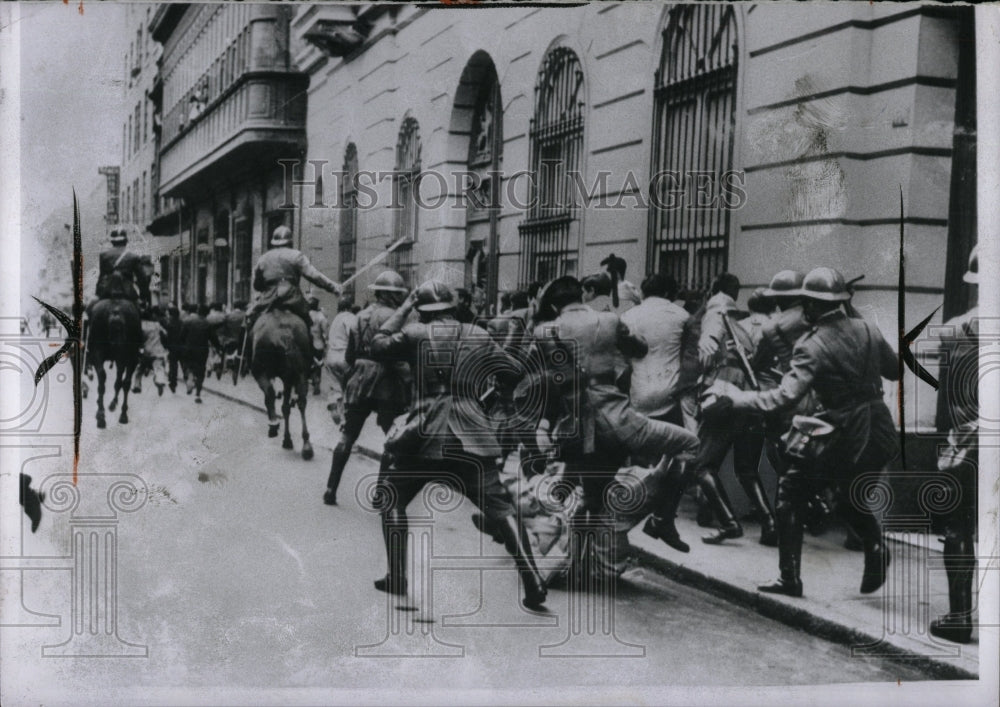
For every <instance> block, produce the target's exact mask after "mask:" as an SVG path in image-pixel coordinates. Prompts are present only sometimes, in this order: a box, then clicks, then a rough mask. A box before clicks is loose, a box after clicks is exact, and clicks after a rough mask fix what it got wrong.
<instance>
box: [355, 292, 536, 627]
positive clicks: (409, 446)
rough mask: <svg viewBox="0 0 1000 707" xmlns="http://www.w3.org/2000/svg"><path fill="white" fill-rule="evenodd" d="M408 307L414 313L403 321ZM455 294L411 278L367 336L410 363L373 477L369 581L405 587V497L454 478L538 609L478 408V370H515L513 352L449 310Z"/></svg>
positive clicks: (385, 353)
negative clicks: (373, 569)
mask: <svg viewBox="0 0 1000 707" xmlns="http://www.w3.org/2000/svg"><path fill="white" fill-rule="evenodd" d="M413 308H416V310H417V312H418V313H419V319H420V321H419V322H413V323H410V324H407V323H406V320H407V317H409V315H410V312H411V310H412V309H413ZM454 310H455V295H454V293H453V292H452V290H451V289H450V288H449V287H447V286H446V285H444V284H443V283H441V282H438V281H436V280H431V281H428V282H425V283H424V284H422V285H421V286H420V287H418V288H417V289H416V290H415V291H414V292H413V293H411V294H410V296H409V297H407V299H406V301H405V302H404V303H403V305H402V306H401V307H400V308H399V309H398V310H396V312H395V313H394V314H393V315H392V316H391V317H389V319H388V320H387V321H385V322H384V323H383V324H382V327H381V328H380V330H379V331H378V332H377V333H376V334H375V336H374V338H373V339H372V342H371V354H372V358H374V359H375V360H378V361H384V362H395V361H399V360H405V361H408V362H409V363H410V366H411V368H413V369H414V371H415V372H416V376H415V379H414V390H413V394H414V401H413V406H412V408H411V410H410V413H409V416H408V417H407V421H406V423H405V424H404V425H402V426H401V427H399V428H396V430H394V433H393V434H390V438H389V440H387V442H386V449H387V450H388V451H389V452H390V453H391V454H392V455H393V460H392V463H391V465H389V466H388V467H387V468H385V469H384V470H383V472H382V473H381V475H380V476H381V478H380V481H379V483H380V485H381V486H382V488H383V489H384V493H383V494H382V497H383V498H384V499H386V502H385V503H384V506H383V507H382V509H381V512H382V529H383V535H384V538H385V542H386V554H387V556H388V563H389V572H388V574H387V575H386V576H385V577H384V578H382V579H379V580H376V582H375V588H376V589H379V590H380V591H384V592H389V593H391V594H405V593H406V541H407V518H406V506H407V504H408V503H409V502H410V501H411V500H412V499H413V498H414V497H415V496H416V494H417V493H419V492H420V490H421V489H422V488H423V487H424V485H426V484H428V483H431V482H435V481H443V482H449V483H451V484H453V485H455V486H457V487H458V490H460V491H461V492H462V493H463V494H464V495H465V496H466V497H467V498H469V500H471V501H472V502H473V503H475V504H476V505H477V506H479V508H480V509H481V510H482V511H483V512H484V514H485V515H486V517H487V519H488V521H489V524H490V527H491V528H493V529H495V531H496V532H497V534H498V535H499V536H500V537H501V538H502V539H503V541H504V543H505V545H506V547H507V551H508V552H509V553H510V554H511V555H513V557H514V559H515V561H516V563H517V567H518V571H519V573H520V576H521V582H522V584H523V585H524V599H523V602H522V603H523V604H524V606H526V607H528V608H531V609H537V608H539V607H541V605H542V604H543V603H544V601H545V596H546V591H545V585H544V583H543V581H542V578H541V575H540V574H539V572H538V568H537V567H536V566H535V560H534V557H533V556H532V552H531V544H530V542H529V539H528V536H527V533H526V532H525V529H524V526H523V525H522V524H521V523H520V521H519V520H518V519H517V518H516V517H515V515H514V507H513V505H512V504H511V500H510V497H509V495H508V493H507V491H506V489H505V488H504V487H503V486H502V485H501V483H500V477H499V469H498V467H497V462H496V458H497V455H498V454H499V452H500V447H499V444H498V443H497V440H496V435H495V431H494V429H493V426H492V425H491V423H490V421H489V420H488V419H487V418H486V416H485V415H484V414H483V411H482V408H481V407H480V404H479V400H478V391H477V390H476V382H477V380H479V378H480V376H481V374H482V372H483V371H490V370H492V371H497V372H498V375H499V376H505V375H512V376H517V375H518V374H517V373H516V372H515V371H516V368H517V367H516V366H512V364H513V361H512V360H511V359H510V358H509V357H508V356H507V355H506V354H504V352H503V351H502V350H501V349H500V348H499V347H498V346H497V344H496V343H495V342H494V341H493V340H492V339H491V338H490V336H489V334H488V333H487V332H486V331H485V330H484V329H482V328H480V327H478V326H475V325H472V324H462V323H459V322H458V321H457V320H456V319H455V314H454Z"/></svg>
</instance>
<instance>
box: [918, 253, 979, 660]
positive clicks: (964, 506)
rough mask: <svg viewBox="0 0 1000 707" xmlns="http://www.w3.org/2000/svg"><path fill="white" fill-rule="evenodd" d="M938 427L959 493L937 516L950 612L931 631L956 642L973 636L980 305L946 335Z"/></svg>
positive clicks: (975, 277)
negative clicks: (943, 434) (943, 433)
mask: <svg viewBox="0 0 1000 707" xmlns="http://www.w3.org/2000/svg"><path fill="white" fill-rule="evenodd" d="M962 279H963V280H964V281H965V282H967V283H969V284H970V285H978V284H979V249H978V246H977V247H976V248H973V250H972V255H971V256H970V258H969V269H968V271H967V272H966V273H965V275H964V276H963V278H962ZM940 350H941V355H942V357H941V362H942V365H941V376H940V388H939V390H938V399H939V404H938V411H939V412H938V425H937V426H938V429H939V430H942V431H947V432H948V445H947V447H945V448H944V449H945V451H944V452H943V453H942V454H940V455H939V457H938V468H939V469H940V470H941V471H943V472H945V473H947V474H949V475H950V476H951V483H952V489H953V492H954V493H957V494H958V503H957V505H956V507H955V508H954V510H952V511H950V512H948V513H946V514H943V515H939V516H936V517H935V518H934V521H935V525H936V526H937V528H938V531H939V532H942V531H943V532H944V569H945V573H946V574H947V577H948V613H947V614H946V615H945V616H943V617H942V618H940V619H937V620H935V621H932V622H931V625H930V632H931V635H934V636H937V637H938V638H944V639H946V640H949V641H955V642H956V643H968V642H969V641H971V640H972V627H973V623H972V612H973V602H972V580H973V574H974V573H975V569H976V551H975V546H974V541H975V534H976V515H977V514H976V500H977V493H978V488H977V478H976V474H977V471H978V465H979V437H978V435H979V307H978V305H977V306H974V307H972V309H970V310H969V311H968V312H966V313H965V314H961V315H959V316H957V317H954V318H952V319H950V320H948V321H947V322H946V323H945V325H944V327H943V332H942V337H941V349H940Z"/></svg>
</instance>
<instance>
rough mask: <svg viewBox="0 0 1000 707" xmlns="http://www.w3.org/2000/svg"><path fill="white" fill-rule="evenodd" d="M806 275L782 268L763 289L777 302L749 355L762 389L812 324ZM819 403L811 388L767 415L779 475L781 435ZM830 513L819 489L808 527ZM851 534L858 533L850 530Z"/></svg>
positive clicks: (774, 381) (821, 524)
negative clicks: (804, 306) (783, 408)
mask: <svg viewBox="0 0 1000 707" xmlns="http://www.w3.org/2000/svg"><path fill="white" fill-rule="evenodd" d="M804 277H805V276H804V275H803V274H802V273H801V272H799V271H797V270H782V271H780V272H778V273H776V274H775V275H774V277H772V278H771V282H770V284H769V285H768V286H767V288H766V289H765V290H764V296H765V297H767V298H768V300H769V301H770V302H772V303H773V304H774V307H775V309H776V311H775V312H774V314H773V315H772V316H771V318H770V319H769V320H768V321H767V322H766V323H765V324H764V325H763V327H761V331H760V339H759V340H758V342H757V347H756V348H755V349H754V352H753V355H752V356H751V359H750V364H751V366H752V367H753V369H754V372H755V373H756V375H757V382H758V383H759V384H760V387H761V389H763V390H773V389H774V388H777V387H778V385H779V384H780V383H781V378H782V376H784V375H785V373H787V372H788V370H789V368H790V367H791V361H792V349H793V348H794V347H795V342H796V341H798V340H799V338H800V337H801V336H802V335H803V334H806V333H807V332H808V331H809V329H810V328H812V325H811V324H810V323H809V322H808V321H807V320H806V317H805V314H804V312H803V309H802V297H801V295H800V291H801V289H802V280H803V279H804ZM818 407H819V405H818V403H817V402H816V396H815V394H813V393H812V392H809V393H807V394H806V395H805V397H803V398H802V400H801V401H800V402H799V404H798V405H797V406H796V407H795V408H794V409H792V410H786V411H782V412H774V413H770V414H768V415H765V416H764V437H765V449H766V452H767V459H768V461H769V462H770V463H771V467H772V468H773V469H774V471H775V473H776V474H777V475H778V476H781V474H783V473H784V472H785V470H786V469H787V468H788V462H787V461H786V459H785V455H784V443H783V442H782V441H781V436H782V435H784V434H785V432H787V431H788V428H789V427H791V424H792V418H793V417H794V416H795V415H796V414H801V415H812V414H813V413H815V412H816V411H817V408H818ZM830 515H831V511H830V507H829V506H828V505H827V503H826V500H825V499H824V497H823V489H816V492H815V493H814V494H812V498H811V499H810V500H809V504H808V510H807V511H806V521H805V522H806V527H807V528H809V530H810V532H812V533H813V534H816V535H818V534H820V533H821V532H822V531H823V529H824V528H825V527H826V524H827V522H828V520H829V516H830ZM849 537H855V536H853V534H850V535H849Z"/></svg>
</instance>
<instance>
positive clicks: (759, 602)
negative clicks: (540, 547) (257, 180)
mask: <svg viewBox="0 0 1000 707" xmlns="http://www.w3.org/2000/svg"><path fill="white" fill-rule="evenodd" d="M202 390H203V391H204V392H206V393H211V394H212V395H215V396H218V397H220V398H223V399H224V400H229V401H231V402H234V403H237V404H239V405H243V406H244V407H248V408H250V409H251V410H256V411H258V412H261V413H265V414H266V412H267V410H266V409H265V408H264V406H262V405H256V404H254V403H250V402H247V401H246V400H243V399H242V398H239V397H236V396H234V395H228V394H227V393H223V392H221V391H219V390H213V389H212V388H209V387H208V386H204V387H203V388H202ZM316 446H321V447H324V448H326V449H330V448H329V447H326V446H325V445H316ZM353 451H354V452H357V453H359V454H362V455H364V456H366V457H369V458H371V459H374V460H375V461H379V460H380V459H381V458H382V454H381V452H378V451H376V450H374V449H370V448H369V447H367V446H365V444H363V443H361V442H360V441H359V442H358V443H357V444H355V446H354V450H353ZM632 549H633V551H634V552H635V553H636V555H637V556H638V558H639V561H640V564H641V566H644V567H647V568H649V569H651V570H652V571H654V572H657V573H658V574H660V575H663V576H665V577H667V578H668V579H671V580H673V581H675V582H678V583H680V584H684V585H686V586H689V587H694V588H696V589H701V590H702V591H706V592H708V593H710V594H713V595H715V596H717V597H720V598H722V599H725V600H727V601H730V602H732V603H734V604H737V605H739V606H742V607H745V608H747V609H750V610H751V611H754V612H756V613H758V614H760V615H761V616H766V617H767V618H769V619H773V620H775V621H778V622H780V623H783V624H785V625H786V626H790V627H792V628H797V629H800V630H802V631H805V632H806V633H808V634H810V635H812V636H816V637H817V638H821V639H824V640H827V641H831V642H833V643H838V644H841V645H845V646H866V645H877V646H878V651H879V652H878V653H877V654H875V653H874V652H871V653H869V655H872V656H873V657H876V656H877V657H885V658H887V659H889V660H892V661H896V662H905V663H908V664H910V665H912V666H914V667H916V668H917V669H919V670H922V671H924V672H926V673H928V674H929V675H932V676H933V677H935V678H937V679H940V680H978V679H979V675H977V674H976V673H973V672H971V671H969V670H966V669H965V668H962V667H959V666H957V665H953V664H952V663H949V662H947V661H945V660H941V659H938V658H935V657H931V656H924V655H919V654H917V653H914V652H912V651H910V650H907V649H905V648H902V647H900V646H896V645H893V644H892V643H890V642H888V641H883V640H882V639H881V638H880V637H878V636H876V635H874V634H871V633H867V632H865V631H861V630H858V629H856V628H852V627H850V626H847V625H845V624H842V623H839V622H837V621H832V620H830V619H824V618H822V617H819V616H816V615H815V614H812V613H810V612H809V611H807V610H806V609H803V608H801V607H797V606H792V605H790V604H789V603H787V602H785V601H782V600H780V599H776V598H772V597H770V596H767V595H765V594H761V593H760V592H757V591H754V590H751V589H746V588H744V587H742V586H739V585H736V584H732V583H730V582H726V581H724V580H721V579H718V578H717V577H712V576H710V575H707V574H705V573H703V572H700V571H698V570H695V569H692V568H691V567H686V566H684V565H683V564H680V563H677V562H673V561H671V560H668V559H666V558H665V557H661V556H659V555H656V554H654V553H652V552H649V551H648V550H644V549H642V548H640V547H636V546H634V545H633V546H632ZM860 655H862V656H863V655H865V652H864V651H861V652H860Z"/></svg>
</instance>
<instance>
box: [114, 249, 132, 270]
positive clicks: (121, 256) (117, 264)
mask: <svg viewBox="0 0 1000 707" xmlns="http://www.w3.org/2000/svg"><path fill="white" fill-rule="evenodd" d="M126 255H128V248H126V249H125V250H123V251H122V252H121V255H119V256H118V259H117V260H116V261H115V264H114V265H112V266H111V269H112V270H114V269H115V268H117V267H118V266H119V265H120V264H121V262H122V259H123V258H124V257H125V256H126Z"/></svg>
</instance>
